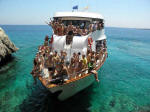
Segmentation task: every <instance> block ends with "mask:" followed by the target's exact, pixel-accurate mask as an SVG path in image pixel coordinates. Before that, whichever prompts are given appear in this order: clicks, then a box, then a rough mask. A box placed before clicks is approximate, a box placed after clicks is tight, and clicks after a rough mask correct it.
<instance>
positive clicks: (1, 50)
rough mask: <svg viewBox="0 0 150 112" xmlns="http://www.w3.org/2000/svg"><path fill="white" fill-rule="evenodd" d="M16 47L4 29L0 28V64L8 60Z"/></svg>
mask: <svg viewBox="0 0 150 112" xmlns="http://www.w3.org/2000/svg"><path fill="white" fill-rule="evenodd" d="M17 50H18V48H17V47H16V46H15V45H14V44H13V43H12V42H11V41H10V39H9V38H8V36H7V35H6V34H5V32H4V30H3V29H2V28H0V66H2V65H3V64H5V63H6V62H8V61H10V60H11V59H12V58H11V54H12V53H14V52H16V51H17Z"/></svg>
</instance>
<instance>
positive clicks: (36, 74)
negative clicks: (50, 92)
mask: <svg viewBox="0 0 150 112" xmlns="http://www.w3.org/2000/svg"><path fill="white" fill-rule="evenodd" d="M42 68H43V67H42V64H41V62H38V60H37V58H35V59H34V69H33V71H32V72H31V74H32V76H33V79H34V83H35V84H36V83H37V80H36V78H37V77H39V76H40V74H41V71H42Z"/></svg>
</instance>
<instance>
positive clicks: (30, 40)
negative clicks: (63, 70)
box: [0, 25, 150, 112]
mask: <svg viewBox="0 0 150 112" xmlns="http://www.w3.org/2000/svg"><path fill="white" fill-rule="evenodd" d="M1 27H2V28H3V29H4V30H5V32H6V33H7V34H8V36H9V37H10V39H11V40H12V41H13V42H14V43H15V45H16V46H17V47H18V48H20V49H19V51H18V52H17V53H15V54H13V57H14V59H13V60H12V61H11V62H10V63H8V64H7V65H5V66H3V67H2V68H1V69H0V112H148V111H150V30H142V29H129V28H109V27H106V28H105V29H106V30H105V32H106V35H107V37H108V40H107V47H108V58H107V60H106V62H105V63H104V65H103V66H102V68H101V69H100V70H99V72H98V74H99V79H100V83H97V82H94V83H93V84H92V85H91V86H90V87H88V88H87V89H85V90H83V91H82V92H80V93H78V94H76V95H75V96H73V97H71V98H70V99H68V100H66V101H64V102H60V101H58V100H56V99H54V98H53V97H52V96H51V94H50V93H49V91H48V90H47V89H46V88H45V87H43V86H42V84H41V83H40V82H39V81H38V84H37V85H34V84H33V83H34V81H33V79H32V76H31V75H30V72H31V70H32V67H33V64H32V62H33V58H34V56H35V54H36V52H37V47H38V45H41V44H43V40H44V37H45V35H51V34H52V30H51V28H50V27H48V26H45V25H34V26H32V25H24V26H23V25H19V26H15V25H13V26H11V25H4V26H3V25H1Z"/></svg>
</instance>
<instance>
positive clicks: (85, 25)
mask: <svg viewBox="0 0 150 112" xmlns="http://www.w3.org/2000/svg"><path fill="white" fill-rule="evenodd" d="M62 22H63V24H64V25H65V26H68V25H69V23H70V22H72V25H74V26H79V27H80V29H84V28H86V29H88V26H89V24H90V21H84V20H63V21H62Z"/></svg>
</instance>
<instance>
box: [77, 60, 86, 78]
mask: <svg viewBox="0 0 150 112" xmlns="http://www.w3.org/2000/svg"><path fill="white" fill-rule="evenodd" d="M83 67H84V65H83V60H79V65H78V71H77V72H78V74H79V76H80V75H82V74H83V73H82V70H83Z"/></svg>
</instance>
